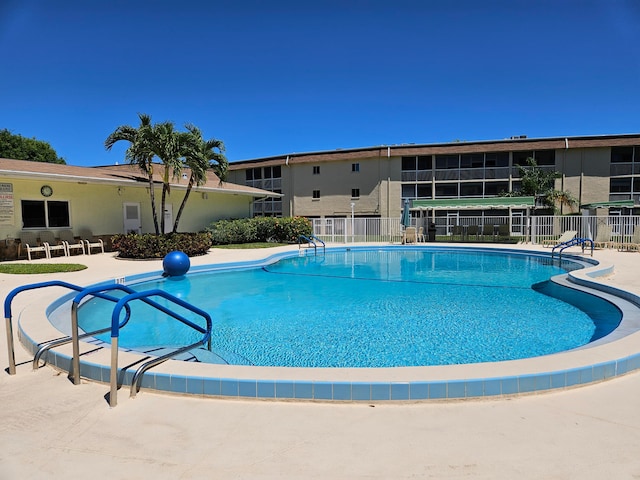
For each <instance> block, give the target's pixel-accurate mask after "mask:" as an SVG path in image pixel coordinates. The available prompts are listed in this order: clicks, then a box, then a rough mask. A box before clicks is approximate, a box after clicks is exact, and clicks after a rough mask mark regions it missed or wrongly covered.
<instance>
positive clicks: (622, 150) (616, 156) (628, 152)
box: [611, 147, 637, 163]
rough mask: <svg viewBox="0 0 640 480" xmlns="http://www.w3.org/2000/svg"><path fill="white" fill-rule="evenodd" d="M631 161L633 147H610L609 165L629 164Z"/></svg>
mask: <svg viewBox="0 0 640 480" xmlns="http://www.w3.org/2000/svg"><path fill="white" fill-rule="evenodd" d="M636 153H637V152H636ZM632 159H633V147H611V163H631V160H632ZM636 160H637V159H636Z"/></svg>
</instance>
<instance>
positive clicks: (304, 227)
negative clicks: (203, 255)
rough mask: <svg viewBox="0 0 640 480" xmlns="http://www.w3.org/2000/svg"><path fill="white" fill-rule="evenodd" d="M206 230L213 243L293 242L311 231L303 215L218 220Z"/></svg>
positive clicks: (309, 224) (309, 223) (308, 222)
mask: <svg viewBox="0 0 640 480" xmlns="http://www.w3.org/2000/svg"><path fill="white" fill-rule="evenodd" d="M207 231H208V232H209V233H210V234H211V241H212V243H213V244H214V245H229V244H232V243H252V242H282V243H295V242H297V241H298V237H299V236H300V235H306V236H309V235H311V233H312V232H313V228H312V226H311V222H310V221H309V220H308V219H307V218H304V217H284V218H279V217H255V218H242V219H238V220H219V221H217V222H214V223H212V224H211V225H210V226H209V227H208V228H207Z"/></svg>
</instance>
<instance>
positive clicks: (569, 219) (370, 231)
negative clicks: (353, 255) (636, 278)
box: [313, 215, 640, 248]
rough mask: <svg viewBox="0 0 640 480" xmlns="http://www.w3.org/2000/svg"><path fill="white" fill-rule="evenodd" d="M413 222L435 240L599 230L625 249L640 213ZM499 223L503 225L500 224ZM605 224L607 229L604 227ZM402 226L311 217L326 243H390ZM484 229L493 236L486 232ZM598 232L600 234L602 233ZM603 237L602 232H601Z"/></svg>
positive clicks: (536, 237) (529, 237)
mask: <svg viewBox="0 0 640 480" xmlns="http://www.w3.org/2000/svg"><path fill="white" fill-rule="evenodd" d="M412 222H413V225H414V226H416V227H418V228H420V227H422V229H423V233H424V235H425V237H428V232H429V229H430V227H431V229H432V230H433V227H434V226H435V234H436V240H439V241H446V240H447V239H452V240H453V239H457V237H455V235H456V233H457V232H459V231H460V229H463V231H464V232H465V233H468V232H473V234H472V235H465V236H464V237H461V238H465V239H467V240H484V241H491V239H492V238H493V239H495V238H497V237H498V235H497V232H500V235H499V236H500V237H501V238H503V237H504V236H508V237H512V238H515V239H517V240H519V241H524V242H530V243H534V244H540V243H543V242H544V241H545V240H554V239H556V238H558V237H559V236H560V235H561V234H562V233H563V232H565V231H567V230H575V231H576V232H578V236H579V237H582V238H591V239H596V238H597V237H598V231H599V230H602V232H607V233H608V232H609V231H610V232H611V233H610V234H609V235H608V236H609V238H608V239H607V240H606V241H609V242H611V245H612V246H619V247H622V248H624V246H625V245H627V244H630V243H632V242H633V235H634V232H636V230H640V216H638V215H625V216H623V215H609V216H593V215H591V216H587V215H584V216H555V215H541V216H530V217H526V216H521V215H512V216H495V217H488V216H484V217H462V216H459V217H458V216H456V217H452V216H450V217H436V219H435V222H433V223H432V219H431V218H426V217H425V218H413V219H412ZM501 226H502V227H501ZM603 227H606V228H603ZM402 231H403V227H402V225H401V223H400V217H397V218H379V217H372V218H350V217H347V218H315V219H313V234H314V235H315V236H317V237H318V238H320V239H322V240H323V241H325V242H336V243H356V242H358V243H361V242H389V243H397V242H400V241H401V239H402ZM487 231H489V232H491V231H492V232H493V235H487ZM602 232H601V233H602ZM600 239H601V240H602V241H604V239H602V235H600Z"/></svg>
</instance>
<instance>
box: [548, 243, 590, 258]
mask: <svg viewBox="0 0 640 480" xmlns="http://www.w3.org/2000/svg"><path fill="white" fill-rule="evenodd" d="M589 244H590V245H591V256H592V257H593V246H594V243H593V240H592V239H590V238H572V239H571V240H568V241H566V242H562V243H559V244H558V245H556V246H554V247H553V248H552V249H551V258H553V256H554V255H555V252H556V248H557V249H558V258H559V259H560V260H562V252H563V251H564V250H565V249H567V248H569V247H574V246H576V245H580V246H581V247H582V253H584V249H585V246H586V245H589Z"/></svg>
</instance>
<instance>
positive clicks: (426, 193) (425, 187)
mask: <svg viewBox="0 0 640 480" xmlns="http://www.w3.org/2000/svg"><path fill="white" fill-rule="evenodd" d="M417 187H418V198H431V184H430V183H419V184H418V185H417Z"/></svg>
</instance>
